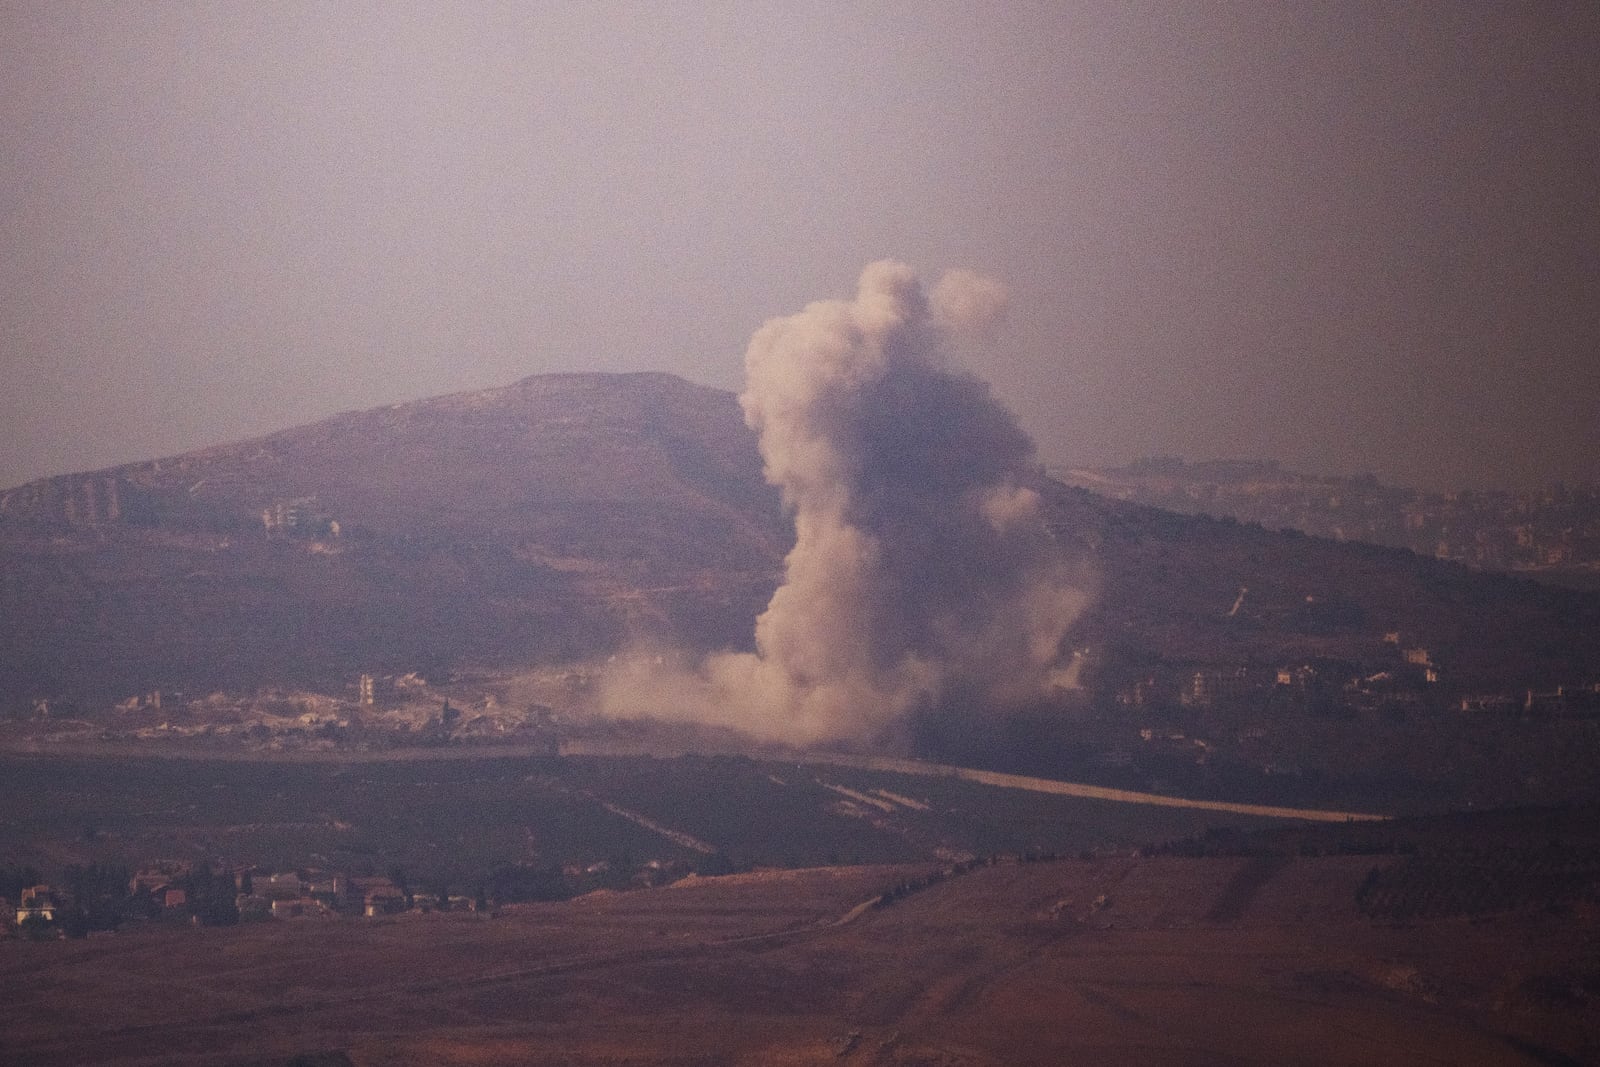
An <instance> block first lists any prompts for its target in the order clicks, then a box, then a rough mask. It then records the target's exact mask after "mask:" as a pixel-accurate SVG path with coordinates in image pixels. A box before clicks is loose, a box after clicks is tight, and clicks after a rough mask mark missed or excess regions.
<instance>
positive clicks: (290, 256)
mask: <svg viewBox="0 0 1600 1067" xmlns="http://www.w3.org/2000/svg"><path fill="white" fill-rule="evenodd" d="M885 256H892V257H896V258H900V259H904V260H907V261H909V262H911V263H913V264H915V265H916V266H918V267H919V268H920V269H921V270H922V271H923V272H924V273H925V275H926V276H927V277H929V278H930V279H931V278H933V277H936V276H937V274H938V273H939V272H940V271H942V270H943V269H945V268H947V267H958V266H959V267H971V268H975V269H978V270H982V271H985V272H988V273H991V274H993V275H995V276H996V277H999V278H1000V279H1002V280H1003V281H1005V282H1006V284H1007V285H1008V286H1009V287H1010V289H1011V292H1012V301H1013V303H1012V313H1011V316H1010V319H1009V321H1008V325H1007V328H1006V330H1005V332H1004V335H1003V337H1002V338H1001V340H1000V342H999V345H998V346H997V347H996V348H995V349H994V350H992V351H988V352H985V353H981V354H976V355H974V356H973V357H972V359H971V365H972V369H974V370H975V371H977V372H978V373H980V374H982V375H983V376H985V377H987V378H989V379H990V380H991V381H992V382H993V384H994V386H995V389H996V391H997V392H998V394H999V395H1000V396H1001V397H1002V398H1003V399H1004V400H1005V401H1006V402H1007V403H1009V404H1010V405H1011V406H1012V407H1013V408H1014V409H1015V410H1016V411H1017V413H1018V414H1019V415H1020V417H1021V419H1022V421H1023V423H1024V425H1025V426H1026V427H1027V429H1028V430H1029V431H1030V432H1031V433H1033V434H1034V435H1035V437H1036V438H1037V440H1038V443H1039V446H1040V451H1041V453H1042V455H1043V456H1044V457H1045V458H1046V459H1048V460H1051V461H1053V462H1069V463H1083V464H1091V463H1092V464H1103V463H1120V462H1125V461H1127V460H1130V459H1133V458H1136V457H1138V456H1141V455H1147V454H1152V453H1175V454H1179V455H1183V456H1186V457H1188V458H1191V459H1202V458H1211V457H1219V456H1240V457H1255V458H1274V459H1279V460H1281V461H1283V462H1285V463H1286V464H1290V465H1293V466H1295V467H1298V468H1301V469H1305V470H1308V471H1311V472H1317V473H1355V472H1359V471H1367V470H1371V471H1374V472H1376V473H1378V474H1379V475H1380V476H1381V477H1383V478H1385V479H1386V480H1390V481H1395V482H1399V483H1402V484H1412V485H1422V486H1433V487H1449V486H1456V485H1462V486H1465V485H1473V486H1493V485H1532V484H1539V483H1543V482H1547V481H1551V480H1554V479H1557V478H1564V479H1567V480H1572V481H1577V480H1593V479H1597V478H1600V470H1597V469H1596V468H1597V458H1600V5H1594V4H1562V3H1556V2H1541V3H1535V4H1516V3H1493V4H1481V5H1480V4H1469V3H1462V2H1449V3H1430V4H1420V5H1402V4H1399V3H1395V2H1389V0H1385V2H1382V3H1375V4H1354V3H1338V4H1314V3H1293V4H1290V3H1276V2H1273V3H1249V4H1225V3H1194V4H1179V3H1157V4H1128V3H1098V2H1095V3H1067V2H1060V3H1057V2H1051V3H1042V4H1037V5H1030V4H1022V3H1005V4H996V3H979V4H970V5H965V4H944V3H928V2H918V3H906V4H885V3H874V4H838V5H835V4H796V3H794V2H792V0H789V2H784V3H778V4H770V5H769V4H756V3H742V4H729V5H720V4H712V3H705V2H693V3H690V2H681V3H660V4H650V5H632V4H603V3H598V2H595V3H574V4H543V3H541V4H489V3H475V4H468V3H426V4H409V3H404V2H398V0H385V2H383V3H373V4H361V3H354V2H344V0H341V2H337V3H326V4H313V3H271V4H259V3H253V2H252V3H184V4H172V3H111V2H105V3H94V4H77V3H68V2H63V0H40V2H36V3H19V2H13V0H0V374H3V387H0V485H12V484H16V483H19V482H22V481H25V480H28V479H30V478H34V477H39V476H43V475H48V474H55V473H62V472H66V471H72V470H82V469H88V468H93V467H99V466H105V465H109V464H113V463H118V462H124V461H129V460H135V459H143V458H148V457H151V456H156V455H163V454H168V453H173V452H178V451H183V450H186V449H190V448H194V447H199V446H202V445H206V444H211V443H216V442H220V441H225V440H232V439H235V438H239V437H244V436H248V435H253V434H258V433H263V432H267V431H270V430H274V429H279V428H282V427H285V426H289V425H294V424H297V423H301V422H306V421H309V420H312V419H315V418H318V417H320V416H323V415H327V414H331V413H333V412H335V411H340V410H346V409H350V408H358V407H369V406H373V405H376V404H381V403H390V402H395V401H400V400H406V399H411V398H415V397H420V396H427V395H431V394H435V393H441V392H448V391H453V390H459V389H468V388H478V387H487V386H494V385H501V384H505V383H507V382H510V381H513V380H515V379H517V378H520V377H523V376H525V375H528V374H534V373H540V372H544V371H556V370H576V369H595V370H635V369H657V370H667V371H672V372H675V373H678V374H682V375H684V376H685V377H688V378H691V379H693V380H696V381H700V382H705V383H708V384H713V385H718V386H723V387H727V388H738V386H739V384H740V379H741V375H742V353H743V351H744V348H745V344H746V342H747V341H748V339H749V336H750V334H751V332H752V331H753V330H754V329H755V328H756V327H757V326H758V325H760V323H761V322H762V321H763V320H764V319H766V318H768V317H770V316H772V315H776V314H786V313H790V312H793V311H796V310H798V309H799V308H800V307H801V306H803V305H804V304H805V303H807V302H809V301H811V300H814V299H817V298H821V297H825V296H834V295H848V294H849V293H850V291H851V289H852V287H853V285H854V281H855V278H856V276H857V274H858V273H859V272H860V269H861V267H862V266H863V265H865V264H866V263H867V262H869V261H871V260H874V259H879V258H882V257H885Z"/></svg>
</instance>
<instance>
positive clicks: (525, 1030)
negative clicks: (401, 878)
mask: <svg viewBox="0 0 1600 1067" xmlns="http://www.w3.org/2000/svg"><path fill="white" fill-rule="evenodd" d="M1379 862H1380V863H1381V862H1393V861H1392V860H1391V861H1379ZM1373 863H1374V861H1373V859H1372V858H1371V857H1366V856H1338V855H1333V856H1319V857H1277V858H1273V859H1270V860H1263V859H1262V858H1260V857H1254V858H1252V857H1226V856H1223V857H1192V858H1191V857H1183V856H1158V857H1144V858H1141V857H1135V856H1111V857H1102V858H1098V859H1068V860H1054V861H1040V862H1001V863H996V864H976V865H971V866H970V867H965V868H962V870H961V871H960V872H953V871H952V872H951V873H946V874H944V875H943V876H939V874H938V872H939V871H941V870H945V871H949V870H950V869H949V868H938V867H930V866H928V865H926V864H923V865H911V866H900V867H848V868H829V869H823V870H800V871H768V872H761V873H751V874H742V875H733V876H727V877H720V878H699V877H695V878H690V879H686V880H684V881H681V882H679V883H677V884H675V885H673V886H668V887H665V888H661V889H656V890H651V891H647V892H630V893H598V894H591V895H588V896H585V897H581V898H578V899H574V900H570V901H565V902H560V903H542V904H527V905H517V906H515V907H511V908H506V909H502V910H501V911H500V913H499V915H498V917H495V918H486V917H484V916H481V915H479V916H467V915H430V916H420V915H406V916H400V917H397V918H394V919H388V920H381V921H379V922H375V923H353V922H339V921H310V920H307V921H299V922H284V923H269V924H258V925H254V926H247V927H234V928H228V929H214V928H205V927H199V928H185V929H182V930H176V931H154V930H143V931H139V932H135V933H133V934H128V935H119V936H117V937H114V938H107V939H91V940H89V941H73V942H58V943H45V944H39V943H16V944H12V945H9V946H6V947H5V950H4V951H0V982H3V983H4V984H5V986H6V988H7V989H8V990H10V991H11V992H10V994H9V995H8V997H7V998H5V1000H4V1001H3V1002H0V1034H3V1035H4V1037H3V1038H0V1041H3V1043H4V1044H3V1047H0V1058H5V1059H6V1060H7V1062H18V1063H29V1064H36V1065H39V1067H52V1065H57V1064H120V1065H126V1067H133V1065H136V1064H137V1065H145V1064H156V1063H160V1064H174V1065H191V1067H225V1065H226V1067H245V1065H251V1067H267V1065H272V1067H289V1065H300V1067H305V1065H309V1064H316V1065H323V1067H376V1065H379V1064H383V1065H402V1067H404V1065H419V1067H420V1065H423V1064H427V1065H452V1064H461V1065H465V1064H474V1065H480V1067H485V1065H511V1064H526V1063H565V1064H573V1065H602V1064H604V1065H616V1064H642V1063H652V1064H691V1063H693V1064H730V1065H738V1064H752V1065H753V1064H802V1063H804V1064H811V1063H820V1062H827V1063H839V1064H855V1065H885V1067H887V1065H909V1064H948V1065H958V1064H959V1065H969V1067H989V1065H999V1064H1055V1063H1126V1064H1135V1065H1167V1064H1174V1065H1175V1064H1223V1063H1227V1064H1262V1065H1268V1064H1271V1065H1278V1064H1283V1063H1305V1064H1348V1063H1363V1064H1407V1065H1409V1064H1415V1063H1419V1062H1448V1063H1473V1064H1574V1063H1584V1062H1594V1061H1595V1059H1596V1057H1597V1056H1600V1023H1597V1020H1600V1014H1597V1013H1596V1012H1595V1011H1594V1010H1593V1007H1594V1000H1595V997H1596V995H1597V993H1600V972H1597V971H1596V969H1595V964H1594V961H1595V960H1596V959H1600V939H1597V923H1596V916H1595V914H1594V912H1593V910H1592V909H1590V910H1587V911H1585V910H1583V909H1582V908H1578V909H1573V908H1567V909H1564V910H1551V909H1548V908H1544V909H1538V910H1532V911H1528V910H1523V911H1508V912H1500V913H1496V914H1494V915H1486V916H1479V917H1477V918H1475V919H1472V920H1468V919H1462V918H1433V919H1422V920H1418V921H1413V922H1408V923H1404V924H1396V923H1393V922H1387V921H1374V920H1373V919H1372V918H1371V917H1369V916H1368V915H1366V914H1364V913H1363V912H1362V910H1361V908H1360V906H1359V904H1358V891H1359V889H1360V887H1361V885H1362V883H1363V881H1364V880H1365V879H1366V878H1367V877H1368V875H1369V873H1370V871H1371V869H1372V866H1373ZM897 887H900V890H901V891H897ZM885 894H888V895H889V896H892V897H893V898H894V901H893V903H892V904H882V903H880V904H879V905H877V906H871V905H870V904H869V903H868V902H869V901H871V900H873V899H874V898H876V897H879V896H881V895H885Z"/></svg>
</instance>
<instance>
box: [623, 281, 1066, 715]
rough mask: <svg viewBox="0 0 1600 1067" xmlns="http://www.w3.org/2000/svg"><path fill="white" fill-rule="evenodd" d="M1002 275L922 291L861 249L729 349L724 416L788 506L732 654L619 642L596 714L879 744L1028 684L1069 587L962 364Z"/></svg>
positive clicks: (996, 309) (1050, 643)
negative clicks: (683, 656)
mask: <svg viewBox="0 0 1600 1067" xmlns="http://www.w3.org/2000/svg"><path fill="white" fill-rule="evenodd" d="M1004 308H1005V293H1004V290H1003V289H1002V288H1001V287H1000V286H999V285H998V284H997V283H995V282H993V281H990V280H988V279H986V278H982V277H980V276H978V275H974V274H971V273H969V272H952V273H950V274H948V275H946V276H945V277H944V279H943V280H941V282H940V283H939V285H937V286H936V287H935V288H934V290H933V292H932V297H931V299H930V298H929V296H928V295H927V294H926V293H925V292H924V290H923V288H922V286H921V284H920V283H919V282H918V280H917V278H916V276H915V275H914V274H913V272H912V271H911V270H910V268H908V267H906V266H904V265H903V264H899V263H892V262H881V263H874V264H872V265H871V266H869V267H867V269H866V270H865V271H864V272H863V273H862V275H861V282H860V286H859V289H858V291H857V294H856V298H855V299H854V300H853V301H842V300H830V301H823V302H820V303H816V304H812V305H811V306H810V307H808V308H806V309H805V310H804V311H803V312H801V313H800V314H798V315H793V316H790V317H788V318H781V319H774V320H773V321H771V322H768V323H767V324H766V325H765V326H763V327H762V328H761V329H760V330H759V331H758V332H757V333H756V335H755V337H754V338H752V340H751V342H750V348H749V351H748V352H747V354H746V356H745V368H746V374H747V385H746V388H745V392H744V394H743V396H742V397H741V398H740V401H741V403H742V404H743V406H744V414H745V421H746V422H747V423H749V425H750V426H751V428H752V429H754V430H755V431H756V432H757V433H758V434H759V436H760V445H761V454H762V457H763V459H764V460H765V463H766V477H767V480H768V481H770V482H771V483H772V484H774V485H776V486H778V487H779V489H781V491H782V494H783V500H784V504H785V505H786V506H787V508H788V509H789V510H790V511H791V512H792V513H793V515H794V521H795V533H796V540H795V546H794V550H793V551H792V552H790V553H789V556H788V559H787V560H786V561H785V564H784V580H783V584H782V585H781V586H780V587H779V588H778V590H777V591H776V592H775V593H774V594H773V596H772V600H771V602H770V603H769V604H768V606H767V609H766V611H765V612H764V613H763V614H762V615H761V616H760V617H759V618H758V619H757V620H756V630H755V645H756V651H755V652H754V653H723V654H718V655H714V656H712V657H710V658H709V659H707V660H706V661H705V662H704V663H703V664H701V665H700V666H699V667H698V668H697V669H693V670H684V669H673V668H663V667H662V666H660V665H659V664H660V660H659V659H658V658H654V657H647V656H638V657H632V658H630V659H629V660H628V661H627V662H626V663H625V664H623V665H622V666H621V667H619V668H618V669H617V670H615V671H613V672H612V673H611V675H610V676H609V677H608V679H607V680H606V685H605V686H604V692H603V696H602V705H603V710H604V711H605V713H606V714H609V715H613V716H617V717H625V718H635V717H651V718H664V719H679V720H691V721H696V722H700V723H706V724H714V725H722V726H729V727H733V728H736V729H738V730H741V731H743V732H746V733H749V734H753V735H755V736H757V737H760V738H765V739H770V740H776V741H784V742H791V743H800V744H806V743H814V742H823V741H835V740H846V739H850V740H882V739H886V738H891V737H893V736H895V735H896V734H897V733H898V731H899V729H900V727H902V726H903V725H904V723H905V721H906V719H907V717H908V716H909V715H910V714H911V713H913V712H916V711H924V710H927V711H932V710H949V709H950V708H951V707H952V706H955V705H956V704H959V708H960V709H967V708H970V709H971V711H972V713H973V714H982V713H984V712H985V711H987V710H991V709H995V708H1004V707H1009V706H1015V705H1018V704H1020V703H1025V702H1027V701H1029V700H1033V699H1036V698H1038V697H1039V696H1040V695H1041V694H1043V693H1044V692H1045V691H1047V690H1048V688H1049V686H1050V685H1051V684H1052V682H1053V681H1054V680H1055V679H1056V678H1057V677H1058V675H1057V674H1056V667H1057V664H1058V659H1059V656H1060V654H1061V651H1062V647H1061V646H1062V640H1063V638H1064V637H1065V635H1066V632H1067V629H1068V627H1069V626H1070V625H1071V623H1072V622H1073V620H1074V619H1075V618H1076V617H1077V616H1078V614H1079V612H1080V611H1081V610H1082V608H1083V606H1084V604H1085V601H1086V599H1087V598H1086V595H1085V593H1084V592H1083V591H1082V590H1081V589H1080V588H1079V587H1078V585H1077V584H1076V583H1075V582H1074V580H1073V572H1072V570H1071V569H1070V568H1069V567H1068V565H1067V563H1066V561H1064V560H1063V559H1062V557H1061V554H1060V552H1059V550H1058V549H1057V546H1056V544H1055V542H1054V540H1053V539H1052V537H1051V534H1050V532H1049V530H1048V529H1047V528H1046V526H1045V524H1044V521H1043V518H1042V516H1041V514H1040V501H1039V497H1038V494H1037V493H1036V492H1034V491H1033V490H1032V489H1030V488H1027V487H1026V486H1025V485H1024V484H1023V483H1024V482H1025V480H1026V479H1027V477H1028V473H1029V471H1030V469H1031V467H1032V455H1033V449H1032V444H1031V442H1030V441H1029V440H1028V438H1027V436H1026V435H1025V434H1024V433H1023V432H1022V431H1021V429H1019V428H1018V426H1017V425H1016V422H1015V420H1014V419H1013V418H1012V417H1011V415H1010V414H1009V413H1008V412H1007V411H1006V410H1005V409H1004V408H1003V407H1002V406H1001V405H1000V404H999V403H998V402H997V401H996V400H995V399H994V398H993V397H991V396H990V394H989V391H988V388H987V387H986V386H985V385H984V384H983V383H982V382H980V381H978V380H977V379H976V378H973V377H971V376H970V375H965V374H958V373H953V372H952V371H950V370H949V369H947V366H946V362H947V352H948V349H949V348H950V347H951V345H952V343H953V342H954V341H956V340H957V339H969V340H970V339H979V340H982V339H985V338H986V337H987V336H989V335H991V334H992V331H993V329H994V327H995V325H996V323H997V320H998V318H999V316H1000V315H1001V314H1003V312H1004Z"/></svg>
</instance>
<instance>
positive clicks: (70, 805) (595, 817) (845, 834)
mask: <svg viewBox="0 0 1600 1067" xmlns="http://www.w3.org/2000/svg"><path fill="white" fill-rule="evenodd" d="M1266 822H1267V820H1263V819H1257V818H1252V817H1249V816H1239V815H1232V814H1227V813H1219V812H1207V811H1185V810H1182V809H1174V808H1157V807H1143V806H1139V805H1129V804H1118V803H1112V802H1108V801H1103V800H1093V799H1084V798H1079V797H1069V796H1048V795H1040V794H1034V793H1027V792H1020V791H1016V790H1005V789H997V788H993V787H991V786H986V785H982V784H978V783H974V782H968V781H961V780H957V779H953V778H935V777H925V776H917V775H909V774H898V773H892V772H883V771H873V770H865V769H860V768H854V767H843V766H828V765H813V764H804V765H802V764H796V763H792V762H788V763H785V762H777V761H759V760H753V759H748V758H744V757H734V756H709V757H704V756H681V757H676V758H671V759H654V758H649V757H636V758H624V757H602V756H569V757H548V756H545V757H535V756H506V757H481V758H480V757H474V758H469V759H427V758H419V759H412V760H373V761H367V762H327V761H295V760H282V761H273V762H268V761H257V760H191V759H183V760H176V759H162V758H143V759H136V758H116V759H112V758H105V759H97V758H66V757H27V756H8V757H4V758H0V863H5V864H12V865H18V866H21V865H26V866H31V867H33V868H35V869H37V870H39V871H40V872H42V873H43V874H44V875H45V876H46V877H56V876H58V875H59V872H60V871H61V870H63V869H64V868H66V867H67V866H69V865H80V866H82V865H87V864H90V863H101V864H117V865H123V866H128V867H133V868H137V867H138V866H140V865H141V864H145V863H148V862H150V861H154V860H170V861H177V862H182V863H190V864H196V863H202V862H204V863H210V864H212V865H213V866H217V867H240V866H254V867H258V868H263V869H270V870H282V869H291V868H305V867H315V868H319V869H322V870H328V871H344V872H346V873H349V874H353V875H368V874H375V873H379V874H381V873H384V872H387V871H390V870H393V869H397V868H398V869H401V870H403V871H405V872H406V873H407V874H408V875H409V877H410V878H411V880H412V882H413V883H420V884H426V885H430V886H432V885H436V884H438V885H442V886H444V887H447V888H450V889H453V890H456V891H470V890H471V889H472V888H473V887H474V886H476V885H479V884H481V883H482V882H483V881H484V879H485V878H486V877H487V876H488V875H489V873H490V872H491V871H493V870H494V869H496V868H497V867H502V866H504V865H509V864H526V865H552V864H553V865H570V864H583V865H592V864H596V863H606V864H609V865H611V866H612V867H614V868H619V869H621V868H626V867H632V866H636V865H638V864H640V863H643V862H645V861H648V860H658V861H661V862H662V863H677V864H681V865H684V866H686V867H688V868H690V869H697V870H709V869H715V870H717V871H728V870H744V869H750V868H762V867H785V868H788V867H816V866H832V865H842V864H875V863H916V862H927V861H935V860H952V859H955V860H959V859H961V858H964V857H966V856H971V855H988V854H990V853H995V852H1008V853H1022V852H1029V851H1033V852H1050V853H1074V854H1075V853H1078V852H1081V851H1084V850H1087V849H1105V848H1125V847H1129V846H1135V845H1140V844H1148V843H1152V842H1160V841H1164V840H1169V839H1173V838H1181V837H1186V836H1189V835H1192V834H1195V833H1198V832H1201V831H1202V830H1205V829H1206V828H1208V827H1217V826H1235V827H1248V826H1255V825H1265V824H1266Z"/></svg>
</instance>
